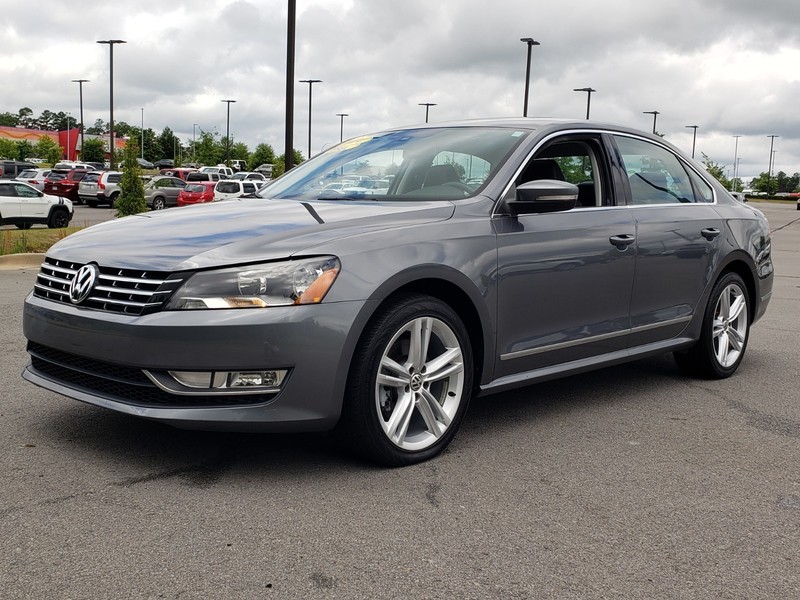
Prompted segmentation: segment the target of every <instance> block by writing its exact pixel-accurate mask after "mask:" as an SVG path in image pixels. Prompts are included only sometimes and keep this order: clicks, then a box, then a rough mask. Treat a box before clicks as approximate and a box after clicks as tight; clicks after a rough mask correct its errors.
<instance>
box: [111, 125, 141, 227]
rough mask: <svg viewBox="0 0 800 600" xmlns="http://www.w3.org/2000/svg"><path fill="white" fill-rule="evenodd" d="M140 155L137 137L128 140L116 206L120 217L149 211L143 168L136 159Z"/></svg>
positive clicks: (124, 152) (123, 156) (124, 151)
mask: <svg viewBox="0 0 800 600" xmlns="http://www.w3.org/2000/svg"><path fill="white" fill-rule="evenodd" d="M138 157H139V144H138V143H137V142H136V139H135V138H131V139H129V140H128V143H127V144H125V150H123V152H122V180H121V181H120V182H119V191H120V193H119V197H118V198H117V200H116V202H114V206H115V207H116V209H117V216H118V217H126V216H128V215H136V214H139V213H143V212H146V211H147V203H146V202H145V200H144V184H143V183H142V177H141V175H142V170H141V169H140V168H139V163H138V162H136V159H137V158H138Z"/></svg>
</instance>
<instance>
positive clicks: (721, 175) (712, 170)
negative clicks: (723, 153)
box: [702, 152, 731, 190]
mask: <svg viewBox="0 0 800 600" xmlns="http://www.w3.org/2000/svg"><path fill="white" fill-rule="evenodd" d="M702 155H703V160H702V163H703V165H704V166H705V168H706V170H707V171H708V173H709V175H711V176H712V177H713V178H714V179H716V180H717V181H719V182H720V183H721V184H722V185H723V186H724V187H725V189H728V190H729V189H731V182H730V180H729V179H728V178H727V177H725V165H718V164H716V163H714V162H712V161H711V159H710V158H708V155H707V154H706V153H705V152H703V153H702Z"/></svg>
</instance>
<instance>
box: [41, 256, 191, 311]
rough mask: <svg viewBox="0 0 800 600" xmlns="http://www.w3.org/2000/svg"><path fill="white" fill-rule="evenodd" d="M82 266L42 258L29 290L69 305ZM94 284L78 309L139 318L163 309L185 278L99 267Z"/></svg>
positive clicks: (168, 274) (160, 273)
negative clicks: (35, 277) (73, 281)
mask: <svg viewBox="0 0 800 600" xmlns="http://www.w3.org/2000/svg"><path fill="white" fill-rule="evenodd" d="M82 266H83V265H81V264H77V263H73V262H70V261H59V260H56V259H52V258H49V257H47V258H45V262H43V263H42V267H41V270H40V271H39V276H38V277H37V280H36V283H35V284H34V287H33V293H34V295H35V296H38V297H40V298H45V299H48V300H51V301H53V302H61V303H64V304H72V301H71V299H70V296H69V288H70V285H71V284H72V280H73V279H74V278H75V276H76V274H77V272H78V270H79V269H80V268H81V267H82ZM98 268H99V270H100V272H99V273H98V276H97V282H96V284H95V286H94V287H93V288H92V291H91V294H90V295H89V297H88V298H87V299H86V300H84V301H83V302H81V303H80V305H79V306H80V307H81V308H90V309H93V310H99V311H103V312H111V313H119V314H125V315H143V314H148V313H152V312H156V311H158V310H161V308H163V306H164V303H165V302H166V301H167V300H168V299H169V297H170V296H171V295H172V293H173V292H174V291H175V290H176V289H177V287H178V286H179V285H180V284H181V282H183V281H184V279H185V278H182V277H179V276H178V277H174V276H173V275H172V274H171V273H163V272H157V271H139V270H136V269H119V268H108V267H103V266H102V265H100V266H99V267H98Z"/></svg>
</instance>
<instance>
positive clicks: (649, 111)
mask: <svg viewBox="0 0 800 600" xmlns="http://www.w3.org/2000/svg"><path fill="white" fill-rule="evenodd" d="M642 114H643V115H653V134H654V135H655V133H656V119H657V118H658V115H660V114H661V113H660V112H658V111H657V110H645V111H642Z"/></svg>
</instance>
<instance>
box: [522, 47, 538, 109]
mask: <svg viewBox="0 0 800 600" xmlns="http://www.w3.org/2000/svg"><path fill="white" fill-rule="evenodd" d="M519 41H520V42H525V43H526V44H528V62H527V67H526V68H525V101H524V103H523V105H522V116H523V117H527V116H528V90H529V88H530V85H531V48H533V46H541V44H540V43H539V42H537V41H536V40H535V39H533V38H529V37H527V38H519Z"/></svg>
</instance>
